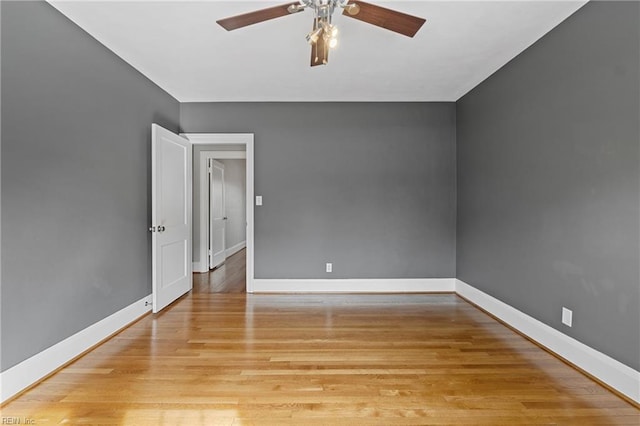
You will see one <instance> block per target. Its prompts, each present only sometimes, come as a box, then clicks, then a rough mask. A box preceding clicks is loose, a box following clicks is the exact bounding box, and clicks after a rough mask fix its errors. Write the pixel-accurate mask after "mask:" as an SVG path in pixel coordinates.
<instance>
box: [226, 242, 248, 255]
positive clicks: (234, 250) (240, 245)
mask: <svg viewBox="0 0 640 426" xmlns="http://www.w3.org/2000/svg"><path fill="white" fill-rule="evenodd" d="M246 246H247V242H246V241H241V242H239V243H238V244H236V245H235V246H233V247H229V248H228V249H226V250H225V255H226V256H227V257H229V256H233V255H234V254H236V253H237V252H239V251H240V250H242V249H243V248H245V247H246Z"/></svg>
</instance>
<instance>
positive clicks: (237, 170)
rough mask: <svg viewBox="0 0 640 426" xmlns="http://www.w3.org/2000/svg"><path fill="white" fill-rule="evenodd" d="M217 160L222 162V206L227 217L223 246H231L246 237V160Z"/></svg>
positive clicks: (244, 239) (243, 240)
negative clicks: (223, 202)
mask: <svg viewBox="0 0 640 426" xmlns="http://www.w3.org/2000/svg"><path fill="white" fill-rule="evenodd" d="M218 161H220V162H221V163H222V164H224V185H225V186H224V191H225V192H224V201H225V204H224V207H225V211H226V215H227V217H228V218H229V219H228V220H227V223H226V227H225V234H226V236H225V248H231V247H233V246H235V245H238V244H240V243H242V242H245V241H246V239H247V226H246V223H247V196H246V193H247V191H246V180H247V176H246V172H247V167H246V163H247V162H246V161H245V160H218Z"/></svg>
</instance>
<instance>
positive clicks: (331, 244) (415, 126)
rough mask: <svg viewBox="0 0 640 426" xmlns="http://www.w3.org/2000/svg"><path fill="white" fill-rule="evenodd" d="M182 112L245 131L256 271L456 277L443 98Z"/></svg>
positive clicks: (197, 121) (193, 126)
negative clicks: (250, 148)
mask: <svg viewBox="0 0 640 426" xmlns="http://www.w3.org/2000/svg"><path fill="white" fill-rule="evenodd" d="M180 120H181V121H180V124H181V126H182V128H183V130H184V131H185V132H220V133H243V132H253V133H254V134H255V193H256V195H262V196H263V197H264V205H263V206H261V207H255V210H254V211H255V249H256V252H255V268H256V269H255V273H256V278H430V277H431V278H435V277H453V276H454V274H455V211H456V207H455V191H456V189H455V105H454V104H453V103H384V104H382V103H378V104H376V103H341V104H338V103H224V104H223V103H186V104H182V105H181V119H180ZM326 262H333V270H334V272H333V273H330V274H329V273H326V272H324V271H325V263H326Z"/></svg>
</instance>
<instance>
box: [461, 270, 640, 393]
mask: <svg viewBox="0 0 640 426" xmlns="http://www.w3.org/2000/svg"><path fill="white" fill-rule="evenodd" d="M456 293H457V294H459V295H460V296H462V297H464V298H466V299H468V300H469V301H471V302H473V303H475V304H476V305H478V306H480V307H481V308H482V309H484V310H486V311H487V312H489V313H490V314H492V315H494V316H495V317H497V318H500V319H501V320H502V321H504V322H505V323H507V324H509V325H510V326H511V327H513V328H515V329H516V330H518V331H520V332H521V333H523V334H524V335H526V336H528V337H529V338H531V339H533V340H535V341H536V342H538V343H539V344H541V345H542V346H544V347H546V348H547V349H549V350H551V351H552V352H554V353H556V354H557V355H559V356H560V357H562V358H564V359H565V360H567V361H569V362H570V363H572V364H573V365H575V366H577V367H579V368H581V369H582V370H584V371H586V372H587V373H589V374H591V375H592V376H593V377H595V378H597V379H599V380H601V381H602V382H604V383H606V384H607V385H609V386H611V387H612V388H613V389H615V390H617V391H618V392H620V393H621V394H623V395H626V396H627V397H629V398H630V399H632V400H634V401H636V402H638V403H640V372H639V371H636V370H634V369H633V368H631V367H629V366H627V365H625V364H622V363H621V362H619V361H616V360H615V359H613V358H611V357H609V356H607V355H605V354H603V353H602V352H599V351H597V350H595V349H593V348H591V347H589V346H587V345H585V344H584V343H581V342H579V341H577V340H575V339H574V338H572V337H569V336H567V335H566V334H564V333H561V332H559V331H558V330H556V329H554V328H552V327H550V326H548V325H546V324H544V323H543V322H540V321H538V320H537V319H535V318H533V317H530V316H529V315H527V314H525V313H523V312H521V311H519V310H517V309H515V308H513V307H511V306H509V305H507V304H506V303H504V302H501V301H500V300H498V299H496V298H494V297H492V296H489V295H488V294H486V293H484V292H482V291H480V290H478V289H476V288H474V287H472V286H470V285H469V284H466V283H465V282H463V281H460V280H456Z"/></svg>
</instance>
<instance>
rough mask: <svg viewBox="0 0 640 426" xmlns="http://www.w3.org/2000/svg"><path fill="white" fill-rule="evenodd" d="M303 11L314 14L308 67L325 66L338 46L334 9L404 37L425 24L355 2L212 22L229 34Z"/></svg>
mask: <svg viewBox="0 0 640 426" xmlns="http://www.w3.org/2000/svg"><path fill="white" fill-rule="evenodd" d="M307 8H309V9H312V10H313V11H314V18H313V28H312V29H311V31H310V32H309V33H308V34H307V35H306V36H305V38H306V40H307V42H308V43H309V44H310V45H311V66H312V67H313V66H316V65H326V64H327V63H328V62H329V48H334V47H336V46H337V44H338V39H337V36H338V28H337V27H335V26H334V25H333V23H332V19H333V12H334V11H335V9H336V8H341V9H343V12H342V15H343V16H347V17H349V18H354V19H357V20H359V21H362V22H366V23H368V24H371V25H375V26H378V27H380V28H384V29H387V30H390V31H393V32H396V33H399V34H402V35H405V36H407V37H413V36H414V35H415V34H416V33H417V32H418V30H419V29H420V28H421V27H422V25H423V24H424V23H425V20H424V19H423V18H419V17H417V16H412V15H407V14H406V13H402V12H398V11H395V10H391V9H387V8H384V7H381V6H376V5H374V4H371V3H366V2H363V1H359V0H300V1H297V2H294V3H287V4H283V5H280V6H273V7H269V8H266V9H260V10H256V11H255V12H249V13H245V14H242V15H237V16H232V17H229V18H225V19H220V20H218V21H216V22H217V23H218V24H219V25H220V26H222V27H223V28H224V29H226V30H227V31H231V30H235V29H238V28H242V27H246V26H248V25H253V24H257V23H259V22H264V21H268V20H270V19H275V18H280V17H282V16H287V15H293V14H296V13H298V12H302V11H303V10H305V9H307Z"/></svg>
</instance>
